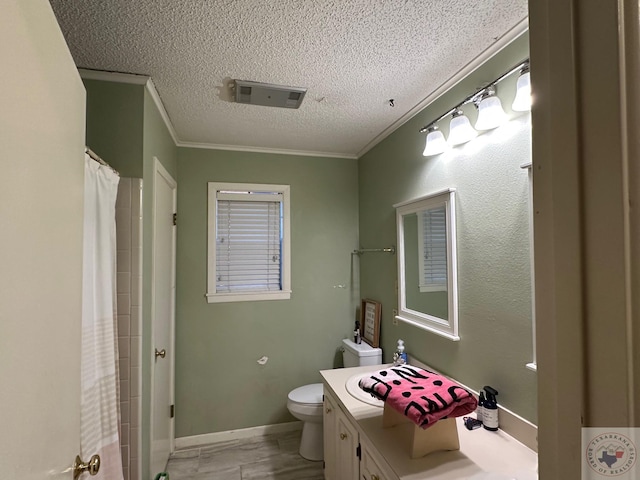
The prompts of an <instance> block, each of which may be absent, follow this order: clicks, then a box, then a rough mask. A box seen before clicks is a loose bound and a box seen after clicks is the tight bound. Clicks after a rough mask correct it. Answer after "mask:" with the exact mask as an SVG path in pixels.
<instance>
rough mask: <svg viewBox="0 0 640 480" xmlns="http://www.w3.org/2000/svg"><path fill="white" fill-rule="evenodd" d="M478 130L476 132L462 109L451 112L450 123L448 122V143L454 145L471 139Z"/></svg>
mask: <svg viewBox="0 0 640 480" xmlns="http://www.w3.org/2000/svg"><path fill="white" fill-rule="evenodd" d="M476 135H478V132H476V131H475V130H474V129H473V127H472V126H471V123H470V122H469V119H468V118H467V116H466V115H465V114H464V113H462V110H456V111H455V112H453V116H452V118H451V123H450V124H449V145H451V146H456V145H462V144H463V143H467V142H468V141H469V140H473V139H474V138H475V137H476Z"/></svg>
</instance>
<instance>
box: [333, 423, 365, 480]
mask: <svg viewBox="0 0 640 480" xmlns="http://www.w3.org/2000/svg"><path fill="white" fill-rule="evenodd" d="M336 430H337V431H336V437H337V439H336V446H337V463H336V472H337V473H338V477H339V478H340V480H358V475H359V473H360V459H359V458H358V451H357V450H358V431H357V430H356V429H355V428H354V426H353V425H351V422H349V420H348V419H347V417H346V416H345V415H344V414H343V413H342V411H340V410H338V411H337V412H336Z"/></svg>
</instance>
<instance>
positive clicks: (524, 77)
mask: <svg viewBox="0 0 640 480" xmlns="http://www.w3.org/2000/svg"><path fill="white" fill-rule="evenodd" d="M511 109H512V110H514V111H516V112H526V111H528V110H531V74H530V73H529V72H528V71H526V72H524V73H522V74H521V75H520V76H519V77H518V82H517V83H516V98H515V99H514V100H513V105H511Z"/></svg>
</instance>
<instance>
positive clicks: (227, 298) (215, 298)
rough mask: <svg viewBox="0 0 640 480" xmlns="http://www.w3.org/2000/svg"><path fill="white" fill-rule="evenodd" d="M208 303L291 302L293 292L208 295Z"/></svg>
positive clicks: (206, 295)
mask: <svg viewBox="0 0 640 480" xmlns="http://www.w3.org/2000/svg"><path fill="white" fill-rule="evenodd" d="M205 297H207V303H227V302H259V301H262V300H289V299H290V298H291V290H286V291H285V290H281V291H278V292H250V293H207V294H205Z"/></svg>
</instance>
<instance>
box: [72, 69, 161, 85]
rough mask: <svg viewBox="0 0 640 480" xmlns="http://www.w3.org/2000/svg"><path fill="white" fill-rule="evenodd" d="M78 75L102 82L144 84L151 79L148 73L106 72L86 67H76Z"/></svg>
mask: <svg viewBox="0 0 640 480" xmlns="http://www.w3.org/2000/svg"><path fill="white" fill-rule="evenodd" d="M78 73H80V77H82V78H85V79H87V80H102V81H104V82H115V83H129V84H131V85H146V84H147V82H148V81H149V80H150V79H151V77H150V76H149V75H138V74H135V73H122V72H107V71H105V70H90V69H88V68H78Z"/></svg>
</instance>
